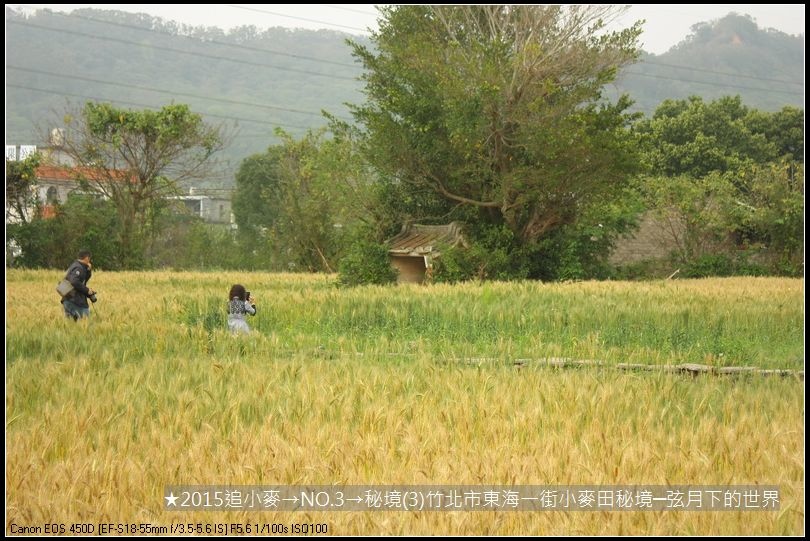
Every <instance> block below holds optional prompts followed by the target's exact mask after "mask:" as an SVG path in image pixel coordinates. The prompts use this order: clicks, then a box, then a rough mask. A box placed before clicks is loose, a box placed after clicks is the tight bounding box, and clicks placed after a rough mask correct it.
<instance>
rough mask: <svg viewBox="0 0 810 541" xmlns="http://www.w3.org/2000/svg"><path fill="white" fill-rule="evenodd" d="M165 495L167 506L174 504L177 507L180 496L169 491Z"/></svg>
mask: <svg viewBox="0 0 810 541" xmlns="http://www.w3.org/2000/svg"><path fill="white" fill-rule="evenodd" d="M163 497H164V498H166V505H167V506H171V505H173V506H175V507H177V498H179V497H180V496H175V495H174V492H169V495H168V496H163Z"/></svg>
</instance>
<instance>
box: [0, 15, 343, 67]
mask: <svg viewBox="0 0 810 541" xmlns="http://www.w3.org/2000/svg"><path fill="white" fill-rule="evenodd" d="M6 23H7V24H8V23H10V24H17V25H21V26H28V27H31V28H39V29H41V30H47V31H49V32H60V33H62V34H70V35H74V36H81V37H85V38H91V39H98V40H102V41H112V42H116V43H123V44H125V45H135V46H137V47H147V48H149V49H157V50H158V51H169V52H173V53H178V54H185V55H189V56H197V57H200V58H210V59H213V60H225V61H228V62H234V63H236V64H246V65H248V66H259V67H262V68H273V69H277V70H281V71H290V72H294V73H303V74H305V75H314V76H316V77H327V78H329V79H341V80H344V81H356V80H357V78H356V77H343V76H340V75H329V74H327V73H318V72H316V71H308V70H299V69H296V68H285V67H282V66H275V65H273V64H263V63H260V62H251V61H249V60H240V59H237V58H232V57H228V56H217V55H211V54H205V53H200V52H193V51H184V50H182V49H175V48H173V47H163V46H160V45H151V44H149V43H139V42H137V41H129V40H126V39H119V38H111V37H108V36H104V37H102V36H94V35H92V34H87V33H85V32H76V31H73V30H65V29H62V28H53V27H50V26H43V25H39V24H33V23H28V22H20V21H14V20H6Z"/></svg>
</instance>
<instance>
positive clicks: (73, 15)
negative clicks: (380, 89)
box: [18, 4, 362, 69]
mask: <svg viewBox="0 0 810 541" xmlns="http://www.w3.org/2000/svg"><path fill="white" fill-rule="evenodd" d="M18 5H20V6H22V7H29V8H33V9H42V8H37V7H36V6H30V5H26V4H18ZM51 13H52V14H53V15H58V16H60V17H66V18H75V19H82V20H85V21H91V22H95V23H99V24H107V25H111V26H117V27H120V28H130V29H132V30H140V31H143V32H151V33H153V34H157V35H161V36H169V37H178V38H184V39H188V40H191V41H193V42H195V43H198V44H208V43H212V44H214V45H223V46H226V47H233V48H235V49H243V50H245V51H252V52H258V53H270V54H277V55H279V56H287V57H290V58H295V59H297V60H309V61H312V62H320V63H322V64H331V65H335V66H341V67H348V68H355V69H361V68H362V67H361V66H358V65H357V64H347V63H346V62H336V61H334V60H326V59H323V58H315V57H313V56H304V55H299V54H293V53H285V52H282V51H274V50H272V49H264V48H261V47H251V46H249V45H243V44H239V43H228V42H227V41H217V40H214V39H206V40H204V41H203V40H201V39H197V38H195V37H192V36H186V35H183V34H172V33H170V32H160V31H159V30H156V29H154V28H143V27H140V26H133V25H131V24H124V23H118V22H114V21H105V20H102V19H94V18H93V17H86V16H84V15H77V14H76V13H71V14H67V13H62V12H58V11H54V12H51Z"/></svg>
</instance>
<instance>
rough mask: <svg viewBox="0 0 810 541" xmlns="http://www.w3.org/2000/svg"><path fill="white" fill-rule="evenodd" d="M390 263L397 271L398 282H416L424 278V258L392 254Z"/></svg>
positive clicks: (418, 282)
mask: <svg viewBox="0 0 810 541" xmlns="http://www.w3.org/2000/svg"><path fill="white" fill-rule="evenodd" d="M391 265H392V266H393V267H394V268H395V269H397V270H398V271H399V277H398V278H397V282H398V283H405V282H408V283H417V284H420V283H422V282H423V281H424V280H425V258H424V257H408V256H392V257H391Z"/></svg>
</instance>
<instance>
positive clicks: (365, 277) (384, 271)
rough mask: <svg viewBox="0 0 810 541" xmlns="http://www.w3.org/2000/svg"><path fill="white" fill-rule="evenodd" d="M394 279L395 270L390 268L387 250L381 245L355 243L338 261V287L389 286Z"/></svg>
mask: <svg viewBox="0 0 810 541" xmlns="http://www.w3.org/2000/svg"><path fill="white" fill-rule="evenodd" d="M396 279H397V270H396V269H395V268H394V267H392V266H391V263H390V262H389V260H388V248H387V247H385V246H384V245H382V244H377V243H373V242H369V241H359V242H356V243H355V244H353V245H352V246H351V247H350V248H349V251H348V253H347V254H346V255H345V256H343V259H341V260H340V265H339V278H338V282H339V283H340V285H343V286H356V285H363V284H390V283H391V282H395V281H396Z"/></svg>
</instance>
